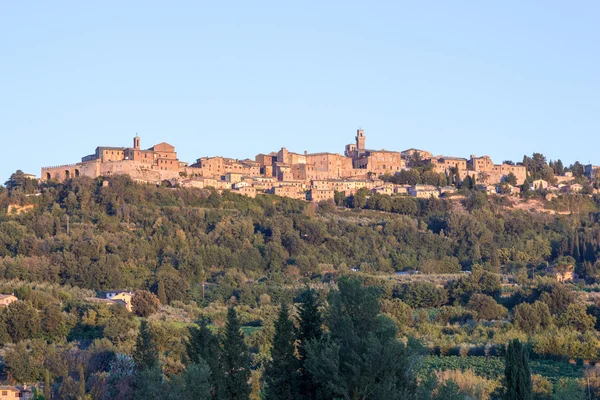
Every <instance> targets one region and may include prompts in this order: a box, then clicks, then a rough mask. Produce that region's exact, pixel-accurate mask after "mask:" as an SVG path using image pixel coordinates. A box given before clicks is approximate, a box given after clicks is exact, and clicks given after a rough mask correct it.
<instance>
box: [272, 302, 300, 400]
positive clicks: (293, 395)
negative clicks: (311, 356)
mask: <svg viewBox="0 0 600 400" xmlns="http://www.w3.org/2000/svg"><path fill="white" fill-rule="evenodd" d="M295 340H296V339H295V335H294V325H293V324H292V321H291V320H290V318H289V313H288V306H287V304H282V305H281V310H280V312H279V317H278V319H277V321H276V322H275V336H274V337H273V347H272V348H271V360H270V361H269V362H268V363H267V365H266V366H265V371H264V373H263V381H264V383H265V389H264V393H265V399H267V400H286V399H288V400H293V399H297V398H299V395H300V393H299V390H298V368H299V366H300V365H299V362H298V359H297V358H296V356H295V354H294V353H295V350H296V346H295Z"/></svg>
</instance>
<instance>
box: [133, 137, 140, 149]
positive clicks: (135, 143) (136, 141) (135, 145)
mask: <svg viewBox="0 0 600 400" xmlns="http://www.w3.org/2000/svg"><path fill="white" fill-rule="evenodd" d="M133 148H134V149H137V150H139V149H140V137H139V136H138V135H135V137H134V138H133Z"/></svg>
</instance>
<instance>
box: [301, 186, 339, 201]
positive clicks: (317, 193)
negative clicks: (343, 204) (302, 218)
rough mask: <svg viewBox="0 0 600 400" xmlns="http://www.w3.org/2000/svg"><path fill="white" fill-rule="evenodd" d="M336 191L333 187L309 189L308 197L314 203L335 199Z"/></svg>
mask: <svg viewBox="0 0 600 400" xmlns="http://www.w3.org/2000/svg"><path fill="white" fill-rule="evenodd" d="M334 197H335V191H334V190H333V189H321V190H320V189H311V190H309V191H308V195H307V199H308V200H309V201H312V202H313V203H318V202H320V201H333V200H334Z"/></svg>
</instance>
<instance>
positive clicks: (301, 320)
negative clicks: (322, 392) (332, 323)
mask: <svg viewBox="0 0 600 400" xmlns="http://www.w3.org/2000/svg"><path fill="white" fill-rule="evenodd" d="M298 325H299V327H298V333H297V338H298V340H299V342H300V344H299V345H298V356H299V358H300V371H299V372H300V383H299V386H300V393H302V394H303V395H304V397H305V398H308V399H314V398H315V397H316V395H317V390H318V386H317V385H316V383H315V382H314V380H313V377H312V375H311V373H310V372H309V371H308V370H307V369H306V355H307V346H308V344H309V343H310V342H311V341H315V340H320V339H321V337H322V336H323V317H322V316H321V312H320V311H319V304H318V302H317V296H316V294H315V292H314V290H312V289H310V288H309V289H306V290H305V291H304V292H303V293H302V295H301V298H300V305H299V306H298Z"/></svg>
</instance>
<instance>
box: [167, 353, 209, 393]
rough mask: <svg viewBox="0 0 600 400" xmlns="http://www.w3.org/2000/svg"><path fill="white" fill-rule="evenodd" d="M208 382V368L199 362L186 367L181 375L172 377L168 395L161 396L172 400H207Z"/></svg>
mask: <svg viewBox="0 0 600 400" xmlns="http://www.w3.org/2000/svg"><path fill="white" fill-rule="evenodd" d="M210 382H211V372H210V368H209V367H208V365H207V364H206V363H205V362H204V361H203V360H201V361H200V362H199V363H196V364H190V365H188V366H187V368H186V370H185V371H184V372H183V374H181V375H178V376H175V377H173V378H172V380H171V382H170V384H169V385H168V387H167V392H168V395H167V396H165V394H163V395H162V396H165V397H167V398H168V399H173V400H209V399H211V383H210Z"/></svg>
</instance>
